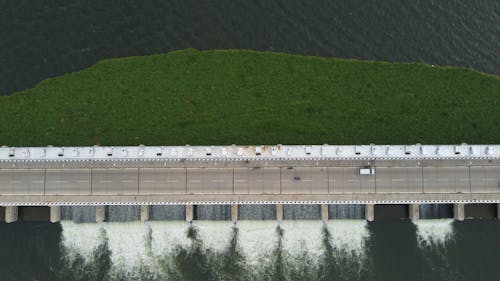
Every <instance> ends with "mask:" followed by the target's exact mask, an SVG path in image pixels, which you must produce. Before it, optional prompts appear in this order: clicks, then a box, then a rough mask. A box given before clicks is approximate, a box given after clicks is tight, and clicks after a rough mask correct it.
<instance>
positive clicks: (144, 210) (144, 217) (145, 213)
mask: <svg viewBox="0 0 500 281" xmlns="http://www.w3.org/2000/svg"><path fill="white" fill-rule="evenodd" d="M145 221H149V205H141V222H145Z"/></svg>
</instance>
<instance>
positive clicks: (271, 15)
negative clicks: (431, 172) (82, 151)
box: [0, 0, 500, 95]
mask: <svg viewBox="0 0 500 281" xmlns="http://www.w3.org/2000/svg"><path fill="white" fill-rule="evenodd" d="M499 40H500V1H498V0H478V1H469V0H448V1H436V0H417V1H401V0H372V1H367V0H350V1H345V0H312V1H297V0H273V1H268V0H255V1H246V0H245V1H243V0H218V1H205V0H201V1H200V0H179V1H171V0H154V1H140V0H132V1H120V2H110V1H97V0H90V1H87V0H85V1H82V0H67V1H61V0H59V1H28V0H18V1H0V95H1V94H4V95H5V94H9V93H12V92H14V91H19V90H23V89H26V88H30V87H33V86H34V85H35V84H36V83H38V82H39V81H41V80H43V79H46V78H48V77H53V76H58V75H62V74H64V73H67V72H72V71H76V70H79V69H82V68H85V67H87V66H90V65H92V64H94V63H95V62H97V61H99V60H102V59H104V58H113V57H124V56H132V55H146V54H154V53H163V52H168V51H171V50H178V49H185V48H197V49H228V48H236V49H241V48H243V49H255V50H271V51H279V52H288V53H295V54H307V55H319V56H335V57H344V58H358V59H371V60H385V61H405V62H408V61H411V62H425V63H430V64H437V65H456V66H465V67H470V68H474V69H477V70H480V71H483V72H488V73H496V74H498V73H500V60H499V59H498V57H499V55H500V44H499V43H498V42H499Z"/></svg>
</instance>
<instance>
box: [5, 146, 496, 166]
mask: <svg viewBox="0 0 500 281" xmlns="http://www.w3.org/2000/svg"><path fill="white" fill-rule="evenodd" d="M185 159H190V160H280V159H286V160H302V159H313V160H321V159H336V160H373V159H380V160H414V159H415V160H417V159H500V145H469V144H465V143H463V144H458V145H421V144H414V145H374V144H371V145H326V144H325V145H281V144H278V145H246V146H237V145H230V146H189V145H186V146H143V145H140V146H88V147H53V146H48V147H7V146H2V147H0V162H6V161H15V162H18V161H88V160H95V161H108V160H116V161H127V160H134V161H140V160H148V161H149V160H159V161H160V160H161V161H179V160H185Z"/></svg>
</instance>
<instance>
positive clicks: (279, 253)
mask: <svg viewBox="0 0 500 281" xmlns="http://www.w3.org/2000/svg"><path fill="white" fill-rule="evenodd" d="M498 233H500V221H498V220H469V221H464V222H456V221H452V220H450V219H433V220H419V221H417V222H416V223H415V224H414V223H412V222H410V221H408V220H379V221H375V222H370V223H367V222H366V221H364V220H359V219H358V220H341V219H338V220H330V221H328V223H326V224H325V223H323V222H321V221H319V220H293V221H287V220H285V221H283V222H281V223H278V222H276V221H272V220H260V221H254V220H244V221H238V222H237V223H236V224H233V223H232V222H230V221H195V222H194V223H192V224H189V223H186V222H184V221H151V222H147V223H140V222H137V221H129V222H106V223H102V224H97V223H75V222H73V221H62V223H60V224H50V223H27V222H24V223H14V224H9V225H5V224H4V225H1V226H0V249H1V251H0V260H1V261H2V266H0V276H2V278H1V280H47V281H57V280H61V281H68V280H82V281H90V280H96V281H97V280H221V281H222V280H259V281H260V280H269V281H275V280H300V281H309V280H318V281H319V280H373V281H386V280H387V281H400V280H409V281H412V280H415V281H417V280H426V281H434V280H436V281H437V280H450V281H451V280H470V281H476V280H496V278H497V270H496V265H497V263H498V261H499V260H500V251H498V249H499V248H500V235H498ZM478 276H479V277H478Z"/></svg>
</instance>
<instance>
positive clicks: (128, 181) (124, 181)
mask: <svg viewBox="0 0 500 281" xmlns="http://www.w3.org/2000/svg"><path fill="white" fill-rule="evenodd" d="M121 182H123V183H131V182H134V181H133V180H122V181H121Z"/></svg>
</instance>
